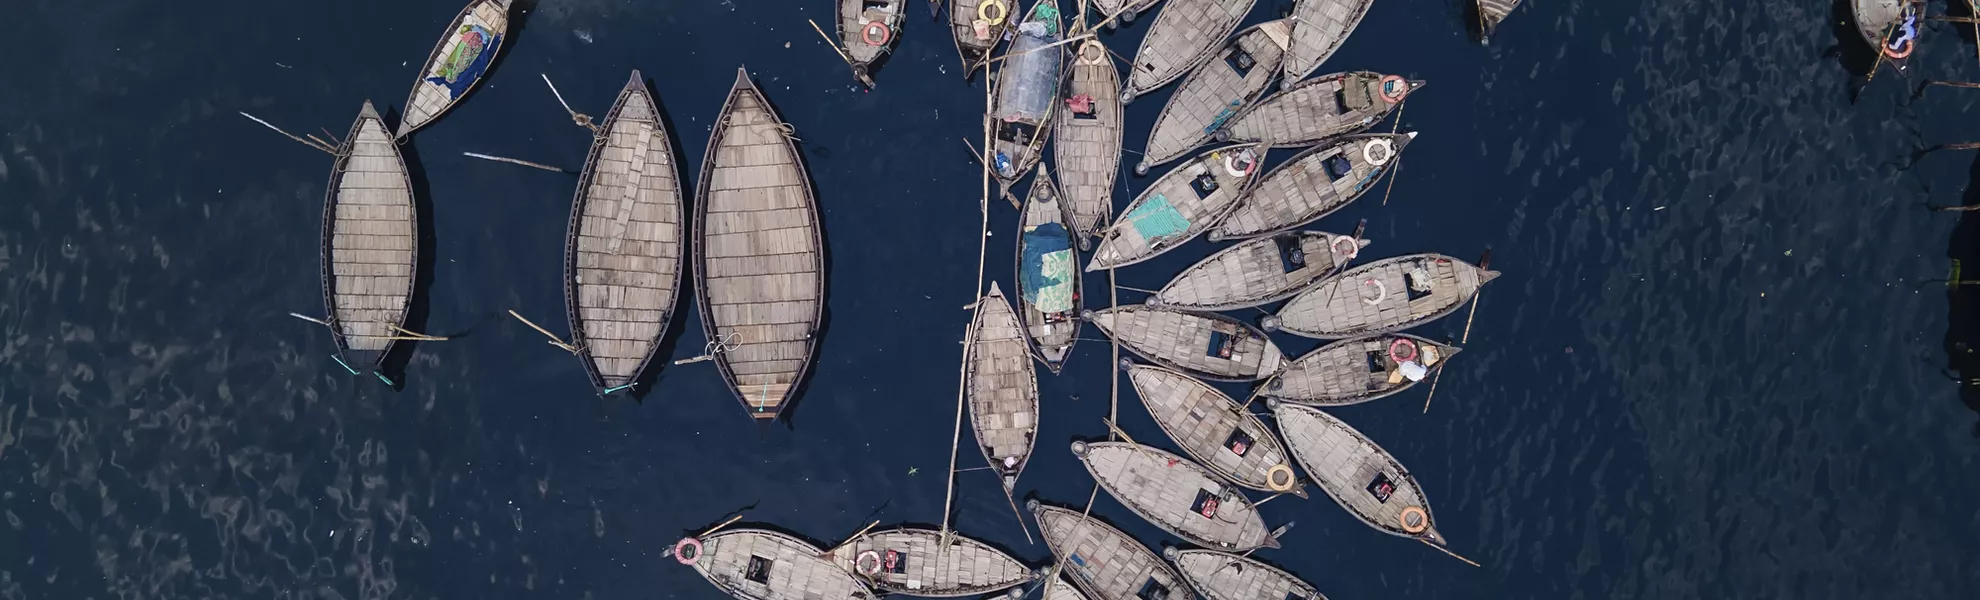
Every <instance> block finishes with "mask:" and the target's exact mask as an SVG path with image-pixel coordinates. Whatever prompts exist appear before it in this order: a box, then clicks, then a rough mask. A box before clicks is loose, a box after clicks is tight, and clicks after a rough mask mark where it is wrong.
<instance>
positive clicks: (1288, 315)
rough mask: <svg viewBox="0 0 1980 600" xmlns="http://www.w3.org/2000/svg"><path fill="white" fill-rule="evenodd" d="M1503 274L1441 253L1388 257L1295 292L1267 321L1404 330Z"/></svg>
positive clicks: (1350, 332)
mask: <svg viewBox="0 0 1980 600" xmlns="http://www.w3.org/2000/svg"><path fill="white" fill-rule="evenodd" d="M1498 276H1499V272H1498V271H1484V270H1480V269H1479V268H1478V267H1475V266H1472V265H1471V263H1467V262H1464V261H1461V260H1458V259H1455V258H1451V257H1449V256H1444V255H1442V254H1411V255H1408V256H1398V257H1395V258H1389V259H1383V260H1380V261H1376V262H1373V263H1369V264H1366V265H1362V266H1359V267H1355V268H1353V269H1349V270H1348V271H1347V272H1345V273H1341V274H1340V275H1336V276H1333V277H1329V278H1327V280H1326V281H1322V282H1320V283H1319V284H1316V285H1314V286H1313V287H1311V288H1308V289H1307V290H1306V291H1305V292H1301V293H1300V295H1298V296H1294V297H1293V299H1292V301H1291V302H1287V303H1286V305H1285V306H1284V307H1282V308H1280V309H1279V312H1278V314H1276V315H1273V316H1271V317H1266V319H1265V327H1266V329H1267V330H1272V329H1278V330H1283V331H1285V332H1287V333H1292V334H1294V335H1300V336H1305V337H1311V338H1321V339H1332V338H1347V337H1356V336H1363V335H1374V334H1378V333H1391V332H1396V331H1402V330H1404V329H1409V328H1411V327H1415V326H1418V325H1422V324H1424V323H1428V322H1431V321H1434V320H1437V319H1439V318H1441V317H1443V316H1444V315H1448V314H1451V313H1452V312H1456V311H1457V309H1458V308H1459V307H1461V306H1463V305H1464V303H1465V302H1467V301H1470V300H1471V298H1472V296H1475V295H1477V294H1478V286H1481V285H1485V283H1486V282H1489V281H1491V280H1492V279H1494V278H1497V277H1498ZM1426 288H1427V289H1426Z"/></svg>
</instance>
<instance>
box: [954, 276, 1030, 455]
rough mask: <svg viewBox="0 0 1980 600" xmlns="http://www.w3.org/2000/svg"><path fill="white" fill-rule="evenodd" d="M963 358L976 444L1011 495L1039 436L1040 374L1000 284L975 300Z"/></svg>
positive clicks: (1021, 328)
mask: <svg viewBox="0 0 1980 600" xmlns="http://www.w3.org/2000/svg"><path fill="white" fill-rule="evenodd" d="M965 360H967V361H968V363H969V376H968V386H969V387H968V391H969V416H970V425H971V427H972V429H974V430H975V432H976V445H977V446H978V447H980V448H982V449H983V459H984V460H985V461H987V462H988V463H989V464H990V466H991V468H992V469H994V470H996V471H997V473H998V475H1000V476H1001V477H1002V479H1003V482H1004V492H1005V493H1011V491H1012V489H1013V488H1015V487H1016V486H1017V479H1018V475H1020V474H1022V473H1023V472H1024V466H1025V464H1026V463H1029V462H1031V451H1032V448H1033V446H1034V443H1035V442H1036V438H1037V437H1038V375H1037V373H1036V372H1034V371H1033V370H1032V367H1031V347H1030V345H1029V343H1028V342H1027V341H1026V339H1025V335H1024V325H1023V323H1020V322H1019V321H1018V317H1017V314H1016V313H1014V312H1011V305H1010V303H1009V302H1006V301H1005V300H1004V293H1003V291H1001V290H999V289H997V282H994V281H992V282H990V293H989V294H988V295H985V296H984V297H983V298H981V299H979V300H977V302H976V317H975V319H973V320H972V321H971V322H970V334H969V355H968V357H967V358H966V359H965Z"/></svg>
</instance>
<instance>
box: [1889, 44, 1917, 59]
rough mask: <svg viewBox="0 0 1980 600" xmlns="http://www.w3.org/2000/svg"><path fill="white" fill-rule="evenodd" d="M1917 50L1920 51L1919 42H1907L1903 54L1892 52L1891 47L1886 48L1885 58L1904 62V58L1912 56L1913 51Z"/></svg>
mask: <svg viewBox="0 0 1980 600" xmlns="http://www.w3.org/2000/svg"><path fill="white" fill-rule="evenodd" d="M1917 49H1918V42H1906V43H1905V44H1904V51H1902V52H1899V51H1895V50H1891V47H1890V46H1885V47H1884V56H1886V57H1889V58H1890V59H1891V60H1904V57H1907V56H1911V51H1912V50H1917Z"/></svg>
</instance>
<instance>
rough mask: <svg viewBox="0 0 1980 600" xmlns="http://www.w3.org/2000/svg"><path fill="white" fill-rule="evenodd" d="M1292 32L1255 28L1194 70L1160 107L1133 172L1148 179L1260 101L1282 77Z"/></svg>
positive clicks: (1272, 24)
mask: <svg viewBox="0 0 1980 600" xmlns="http://www.w3.org/2000/svg"><path fill="white" fill-rule="evenodd" d="M1289 28H1290V25H1289V24H1288V22H1287V21H1286V20H1285V19H1280V20H1277V21H1266V22H1264V23H1259V24H1257V25H1253V26H1251V27H1250V28H1248V29H1245V30H1244V31H1241V32H1238V35H1237V39H1234V40H1231V41H1230V42H1227V43H1225V44H1224V45H1223V46H1222V49H1220V50H1218V51H1217V53H1216V54H1215V55H1214V56H1213V57H1212V58H1211V60H1209V61H1208V62H1205V63H1203V64H1202V65H1199V66H1197V67H1196V69H1194V70H1191V71H1190V72H1189V75H1188V76H1187V77H1185V78H1184V79H1183V82H1182V87H1178V88H1176V93H1175V95H1174V96H1170V97H1169V101H1168V103H1166V104H1163V105H1162V114H1161V115H1160V116H1158V117H1156V118H1155V128H1154V129H1153V130H1152V131H1150V132H1149V133H1148V148H1147V151H1146V152H1143V153H1142V157H1141V162H1140V163H1137V164H1136V165H1135V167H1134V172H1135V173H1136V174H1145V173H1147V172H1148V168H1149V167H1152V166H1155V165H1159V164H1162V163H1166V162H1169V161H1172V160H1175V159H1178V158H1182V156H1183V155H1185V154H1188V153H1189V151H1190V150H1193V149H1195V148H1196V147H1197V146H1201V145H1203V144H1204V143H1205V142H1208V141H1210V138H1211V137H1212V136H1213V135H1215V134H1216V133H1217V130H1219V129H1223V128H1224V125H1226V124H1228V123H1230V120H1231V118H1232V117H1235V116H1237V113H1238V112H1239V111H1242V110H1244V109H1245V108H1246V107H1249V106H1251V103H1252V102H1256V101H1257V100H1258V97H1259V96H1260V95H1262V94H1264V93H1265V88H1266V87H1267V86H1270V85H1271V84H1272V81H1273V80H1275V79H1277V78H1278V73H1279V62H1280V59H1282V58H1284V57H1285V49H1286V31H1287V30H1288V29H1289Z"/></svg>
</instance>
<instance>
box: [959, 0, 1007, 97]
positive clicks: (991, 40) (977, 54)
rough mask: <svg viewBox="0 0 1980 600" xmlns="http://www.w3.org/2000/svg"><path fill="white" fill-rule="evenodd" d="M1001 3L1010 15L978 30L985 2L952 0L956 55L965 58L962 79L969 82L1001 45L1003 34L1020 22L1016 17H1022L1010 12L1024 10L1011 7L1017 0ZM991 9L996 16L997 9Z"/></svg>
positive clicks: (986, 23)
mask: <svg viewBox="0 0 1980 600" xmlns="http://www.w3.org/2000/svg"><path fill="white" fill-rule="evenodd" d="M1001 1H1002V2H1003V4H1004V11H1005V13H1007V14H1005V15H1004V19H1003V22H1001V23H998V24H996V25H991V24H989V22H987V21H986V22H983V23H982V28H983V29H982V31H977V22H978V21H981V19H978V18H977V12H978V10H979V9H981V8H982V7H981V5H982V4H983V0H949V34H950V37H952V38H954V39H955V41H956V53H957V54H960V55H962V64H963V73H962V76H963V79H969V77H970V76H971V75H973V74H975V73H976V70H977V69H980V68H983V60H984V59H986V58H989V55H990V50H991V49H994V48H996V47H997V43H998V42H1001V41H1003V39H1004V32H1006V31H1009V30H1010V29H1011V28H1013V27H1016V26H1017V25H1016V24H1015V23H1016V21H1017V19H1015V18H1013V17H1017V16H1020V15H1019V14H1009V13H1015V12H1017V11H1019V10H1022V9H1021V8H1016V7H1012V6H1011V5H1012V4H1013V3H1014V2H1016V0H1001ZM989 10H991V11H992V15H993V16H994V15H995V10H996V9H994V8H993V9H989Z"/></svg>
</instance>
